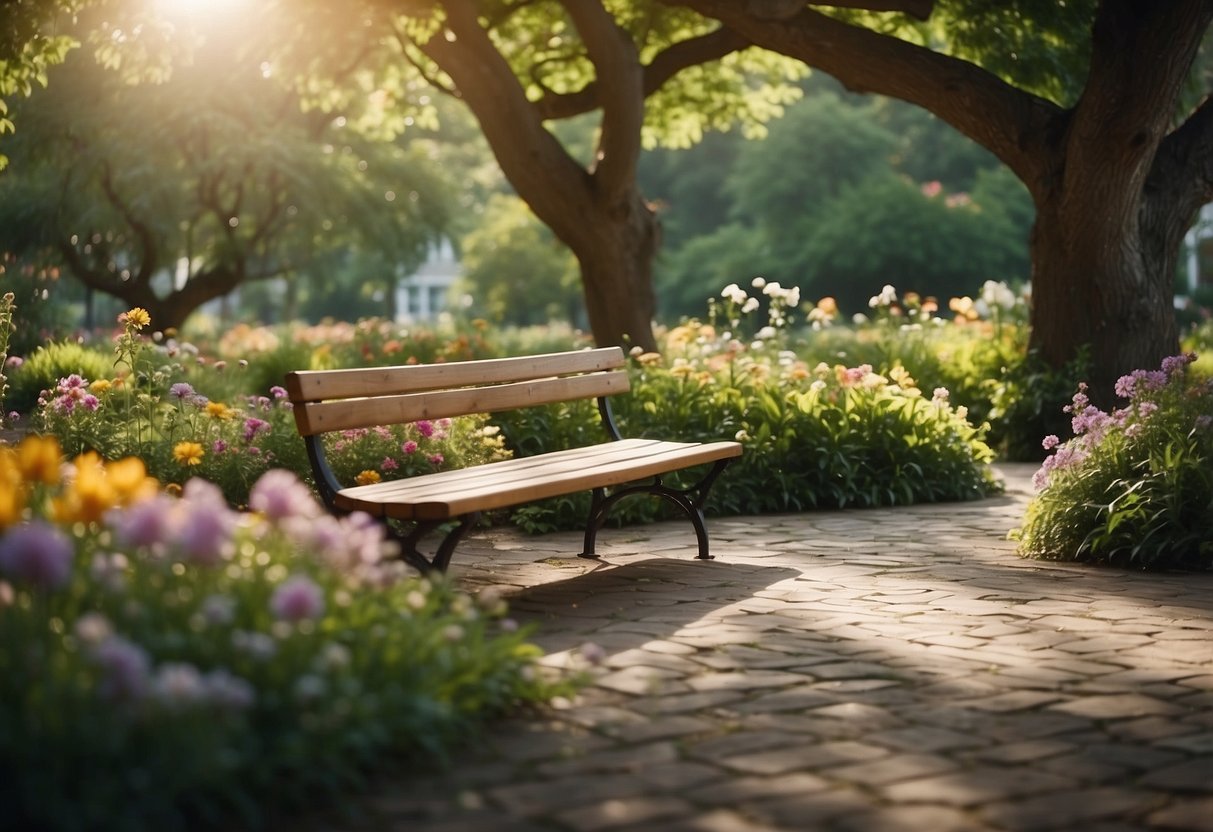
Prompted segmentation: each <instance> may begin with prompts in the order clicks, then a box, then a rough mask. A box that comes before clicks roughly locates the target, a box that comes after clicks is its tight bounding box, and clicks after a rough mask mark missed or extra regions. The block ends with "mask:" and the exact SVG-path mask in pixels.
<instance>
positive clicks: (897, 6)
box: [744, 0, 935, 20]
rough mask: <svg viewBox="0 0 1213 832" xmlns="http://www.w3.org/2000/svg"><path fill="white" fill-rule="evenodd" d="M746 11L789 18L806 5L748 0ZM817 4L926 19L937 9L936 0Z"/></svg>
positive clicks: (849, 0)
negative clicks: (896, 13) (899, 13)
mask: <svg viewBox="0 0 1213 832" xmlns="http://www.w3.org/2000/svg"><path fill="white" fill-rule="evenodd" d="M744 5H745V7H746V11H748V12H749V13H750V14H752V15H754V17H757V18H759V19H760V20H787V19H788V18H791V17H795V16H796V14H797V12H799V11H800V10H801V9H803V8H804V7H805V3H804V0H748V2H746V3H745V4H744ZM814 5H817V6H833V7H834V8H837V9H858V10H861V11H868V12H902V13H903V14H908V15H909V16H910V17H916V18H918V19H919V20H926V19H927V18H928V17H930V16H931V12H933V11H934V10H935V0H828V2H825V3H815V4H814Z"/></svg>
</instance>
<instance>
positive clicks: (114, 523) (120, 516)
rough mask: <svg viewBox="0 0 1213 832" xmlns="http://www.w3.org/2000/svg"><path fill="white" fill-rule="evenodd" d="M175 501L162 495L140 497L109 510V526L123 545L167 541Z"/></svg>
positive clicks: (142, 544) (147, 544)
mask: <svg viewBox="0 0 1213 832" xmlns="http://www.w3.org/2000/svg"><path fill="white" fill-rule="evenodd" d="M175 506H176V502H175V501H174V500H172V499H171V498H169V497H167V496H165V495H157V496H155V497H153V498H152V499H150V500H140V501H139V502H137V503H134V504H133V505H131V506H129V507H128V508H126V509H123V510H115V511H112V512H110V513H109V516H108V520H109V523H110V527H111V528H113V530H114V535H115V536H116V537H117V539H118V542H120V543H122V544H123V545H126V546H154V545H156V544H157V543H164V542H167V541H168V539H169V537H170V536H171V533H172V527H173V524H172V517H173V511H172V510H173V508H174V507H175Z"/></svg>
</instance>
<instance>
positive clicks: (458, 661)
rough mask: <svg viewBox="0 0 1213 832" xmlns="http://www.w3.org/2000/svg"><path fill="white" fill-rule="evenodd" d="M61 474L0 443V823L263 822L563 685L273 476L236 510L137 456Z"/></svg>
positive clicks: (350, 521) (461, 604) (207, 488)
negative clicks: (152, 469) (177, 494)
mask: <svg viewBox="0 0 1213 832" xmlns="http://www.w3.org/2000/svg"><path fill="white" fill-rule="evenodd" d="M72 468H73V469H74V472H73V475H72V476H70V477H68V478H64V479H63V480H60V479H59V473H60V470H61V460H60V456H59V452H58V448H57V446H56V445H55V443H54V442H53V441H50V440H44V439H41V438H30V439H26V440H25V443H23V445H22V446H21V447H19V448H18V449H15V450H14V449H10V448H0V482H2V483H5V486H6V490H5V492H4V495H5V499H4V500H0V800H2V801H3V804H4V812H5V821H6V823H7V824H8V825H9V826H11V828H14V829H39V830H48V832H55V831H56V830H79V829H112V830H132V832H133V831H134V830H173V829H180V828H186V827H187V826H188V827H189V828H198V827H210V828H261V827H264V826H265V824H266V822H267V820H268V819H269V817H270V815H271V813H273V812H275V811H280V810H282V809H284V808H289V809H298V808H300V807H302V806H305V805H307V804H309V803H315V802H316V801H317V800H321V799H335V800H341V799H348V794H349V792H350V790H351V789H352V788H354V787H356V786H357V785H358V783H359V782H360V781H361V779H362V777H363V776H364V775H365V774H366V773H367V772H369V771H370V770H371V769H372V768H373V767H374V766H375V765H376V763H377V762H380V761H382V760H384V759H385V758H387V757H389V756H390V757H392V758H395V759H397V760H399V759H401V758H403V759H411V758H417V759H418V760H420V761H422V762H423V763H424V764H425V765H432V764H433V761H434V758H435V757H436V756H437V757H439V758H441V757H442V756H444V755H445V754H446V753H447V752H448V751H449V750H450V748H451V747H452V744H453V743H455V742H458V741H461V740H466V739H467V738H468V737H470V735H471V734H470V732H471V729H472V728H474V727H475V726H476V725H478V724H479V723H481V722H482V721H483V720H484V719H486V718H488V717H491V716H493V715H495V714H499V713H502V712H503V711H504V710H505V709H508V708H511V707H514V706H516V705H518V704H521V703H525V702H533V701H543V700H546V699H548V698H550V697H551V696H552V695H554V694H555V693H557V692H566V691H567V685H566V684H565V683H561V682H555V681H544V677H543V676H542V675H540V674H537V673H536V672H535V671H536V668H535V667H534V659H535V658H536V656H537V655H538V651H537V649H536V648H534V647H533V646H531V645H529V644H528V643H527V642H526V641H525V633H524V632H520V631H518V630H517V628H516V627H514V626H513V625H512V623H511V622H509V621H508V620H503V619H502V618H501V616H502V615H503V614H504V604H503V602H502V601H501V599H500V598H499V597H497V596H495V595H493V594H483V593H482V594H481V596H480V597H479V598H477V599H473V598H471V597H468V596H466V595H464V594H462V593H459V592H457V591H455V590H454V589H453V587H452V585H451V584H450V583H448V582H447V581H446V580H445V579H441V578H437V579H418V578H416V577H410V575H411V572H410V570H408V569H407V568H406V567H404V566H403V565H402V564H401V563H400V562H399V561H397V560H395V559H393V558H390V557H388V555H389V554H390V552H391V544H388V543H387V542H386V541H385V540H384V537H383V534H382V530H381V527H380V526H378V525H377V524H375V523H373V522H369V521H368V519H367V518H366V517H365V516H359V515H355V516H351V517H349V518H345V519H342V520H338V519H336V518H333V517H331V516H329V515H327V514H325V513H324V512H323V510H322V509H321V508H320V506H319V505H318V504H317V503H316V502H315V500H314V499H313V498H312V496H311V494H310V493H309V491H308V490H307V488H306V487H305V486H303V485H302V484H301V483H300V482H299V481H298V480H297V479H295V478H294V477H293V476H292V475H291V474H289V473H288V472H284V471H274V472H271V473H269V474H266V475H265V476H264V477H263V478H262V479H261V480H260V481H259V482H258V483H257V485H256V486H255V488H254V490H253V495H252V498H251V503H252V506H253V508H254V509H255V510H256V514H239V513H236V512H233V511H232V510H231V509H229V508H228V507H227V505H226V504H225V503H224V501H223V499H222V497H221V496H220V495H219V494H218V491H217V489H216V488H215V487H214V486H213V485H210V484H208V483H206V482H204V481H202V480H199V479H193V480H190V481H189V482H188V483H187V484H186V486H185V489H184V495H183V497H182V498H181V499H175V498H172V497H169V496H167V495H164V494H163V493H160V492H158V491H157V490H156V487H155V485H154V483H150V482H149V481H148V480H145V479H144V476H143V468H142V466H141V465H139V463H138V461H136V460H125V461H121V462H117V463H108V464H103V463H102V462H101V461H100V460H98V459H97V458H96V457H82V458H78V459H77V460H75V462H74V464H73V465H72ZM10 497H15V499H10Z"/></svg>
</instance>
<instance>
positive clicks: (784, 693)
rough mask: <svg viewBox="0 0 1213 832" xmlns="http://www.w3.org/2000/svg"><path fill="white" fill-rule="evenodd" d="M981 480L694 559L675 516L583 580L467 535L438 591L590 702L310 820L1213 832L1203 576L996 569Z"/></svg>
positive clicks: (1005, 553)
mask: <svg viewBox="0 0 1213 832" xmlns="http://www.w3.org/2000/svg"><path fill="white" fill-rule="evenodd" d="M999 470H1000V471H1001V472H1002V474H1003V475H1004V478H1005V479H1006V480H1007V484H1008V492H1007V495H1006V496H1003V497H999V498H996V499H991V500H985V501H981V502H975V503H961V504H945V505H931V506H916V507H911V508H898V509H887V510H886V509H881V510H855V511H846V512H837V511H832V512H812V513H806V514H799V515H781V516H764V517H744V518H729V519H720V520H716V521H714V522H710V523H709V529H710V531H711V533H712V537H713V552H714V553H715V554H716V556H717V559H716V560H715V561H710V562H704V561H698V560H695V559H694V557H693V555H694V548H693V544H694V536H693V535H692V534H691V532H690V529H689V527H688V526H687V525H686V524H685V523H681V522H671V523H667V524H657V525H654V526H648V527H642V528H631V529H623V530H609V529H608V530H606V531H605V532H604V533H603V535H602V538H601V541H600V552H601V553H602V554H603V556H604V557H603V559H602V561H600V562H593V561H586V560H581V559H578V558H576V557H572V556H571V555H573V554H574V553H576V552H577V551H579V543H580V536H579V535H575V534H554V535H549V536H544V537H540V538H527V537H523V536H518V535H514V534H509V533H498V532H494V533H493V534H491V535H487V536H483V537H480V538H477V539H473V540H471V541H469V542H468V543H466V544H465V545H464V546H463V547H462V548H461V549H460V551H458V552H457V553H456V555H455V558H454V562H453V564H452V567H451V574H452V575H453V576H455V577H456V578H457V579H458V580H459V581H460V582H461V583H462V584H464V585H465V586H466V587H468V588H470V589H477V588H480V587H484V586H498V587H501V588H502V589H503V590H505V591H506V592H507V594H508V596H509V600H510V603H511V608H512V610H513V611H514V615H515V616H516V617H517V618H519V619H521V620H524V621H533V622H536V623H537V625H538V630H537V632H536V634H535V637H534V641H535V642H536V643H538V644H539V645H540V646H541V647H543V648H544V649H545V650H546V651H548V653H549V655H548V657H547V659H546V661H547V663H549V664H552V665H555V666H559V667H571V668H580V669H585V670H586V671H587V672H589V673H590V674H591V675H592V684H590V685H589V686H588V687H586V688H585V689H584V690H583V692H582V693H581V695H580V696H579V697H578V698H577V700H576V701H573V702H565V703H557V707H556V708H554V709H553V710H552V711H550V712H546V713H543V714H537V715H533V716H530V717H528V716H519V717H515V718H512V719H510V720H507V721H505V722H503V723H502V724H500V725H498V726H496V727H494V728H493V729H492V730H491V731H489V732H488V734H487V735H486V736H484V737H483V738H482V739H481V741H480V745H479V747H478V748H476V749H471V750H467V751H463V752H460V755H459V759H458V760H457V761H456V762H455V765H454V766H453V769H452V770H451V771H448V772H445V773H441V774H438V773H433V772H419V773H418V774H417V775H416V776H415V777H414V776H402V775H400V774H399V773H396V774H394V775H393V776H392V778H390V779H388V778H384V779H383V780H382V781H381V782H379V783H377V784H376V786H375V788H374V789H373V790H372V791H371V792H370V793H369V794H368V795H367V797H366V798H365V799H364V800H363V801H361V806H362V807H363V810H364V811H363V815H362V816H361V817H359V818H357V819H355V820H353V821H349V822H344V823H341V824H335V825H334V826H333V828H334V829H335V828H337V827H340V828H343V829H378V830H399V832H404V831H405V830H424V832H448V830H449V832H456V830H458V832H476V831H477V830H484V831H485V832H499V830H519V831H521V830H584V831H585V832H597V831H598V830H612V831H614V830H650V829H651V830H662V832H682V830H687V831H688V832H690V830H697V831H698V832H770V830H842V831H843V832H884V830H890V832H892V831H893V830H915V832H917V830H929V832H949V830H1010V831H1011V832H1020V831H1021V830H1076V829H1081V830H1090V832H1121V831H1122V830H1125V831H1126V832H1127V830H1145V829H1149V830H1154V829H1158V830H1208V831H1209V832H1213V576H1210V575H1179V574H1173V575H1139V574H1128V573H1125V572H1122V571H1117V570H1108V569H1098V568H1091V567H1085V566H1071V565H1063V564H1050V563H1042V562H1038V561H1025V560H1021V559H1019V558H1018V557H1016V556H1015V554H1014V544H1013V543H1012V542H1010V541H1008V540H1007V539H1006V533H1007V531H1008V530H1009V529H1011V528H1014V527H1015V526H1016V525H1018V523H1019V521H1020V519H1021V517H1022V510H1023V507H1024V505H1025V503H1026V501H1027V498H1028V480H1029V477H1030V474H1031V471H1032V468H1031V467H1029V466H1002V467H1000V469H999ZM593 659H598V660H599V661H598V663H597V664H591V660H593Z"/></svg>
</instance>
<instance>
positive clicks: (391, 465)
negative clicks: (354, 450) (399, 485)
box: [379, 456, 400, 471]
mask: <svg viewBox="0 0 1213 832" xmlns="http://www.w3.org/2000/svg"><path fill="white" fill-rule="evenodd" d="M379 467H380V468H382V469H383V470H384V471H395V470H396V469H397V468H399V467H400V463H399V462H397V461H396V460H394V459H392V458H391V457H390V456H385V457H384V458H383V462H380V463H379Z"/></svg>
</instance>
